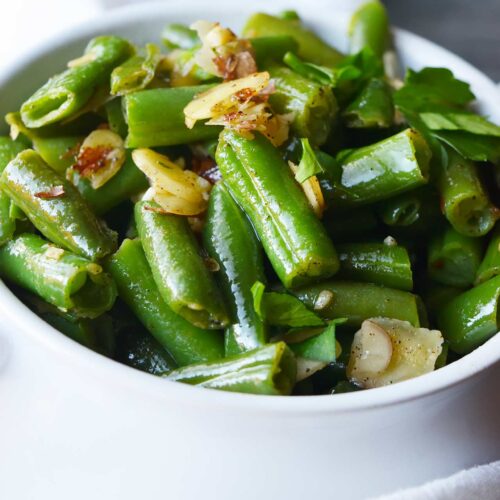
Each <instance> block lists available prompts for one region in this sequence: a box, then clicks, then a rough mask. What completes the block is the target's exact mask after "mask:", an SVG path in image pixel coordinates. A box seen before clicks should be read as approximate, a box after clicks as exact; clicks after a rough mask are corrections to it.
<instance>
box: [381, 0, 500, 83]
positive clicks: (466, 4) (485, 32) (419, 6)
mask: <svg viewBox="0 0 500 500" xmlns="http://www.w3.org/2000/svg"><path fill="white" fill-rule="evenodd" d="M384 3H385V5H386V6H387V8H388V10H389V14H390V17H391V22H392V23H393V24H395V25H397V26H399V27H401V28H406V29H408V30H410V31H413V32H414V33H417V34H419V35H422V36H424V37H426V38H429V39H430V40H432V41H433V42H436V43H438V44H439V45H442V46H443V47H446V48H448V49H450V50H451V51H452V52H455V53H457V54H458V55H460V56H462V57H463V58H464V59H466V60H467V61H469V62H470V63H472V64H473V65H474V66H476V67H477V68H479V69H480V70H482V71H483V72H484V73H486V74H487V75H488V76H489V77H490V78H492V79H493V80H495V81H497V82H500V0H384Z"/></svg>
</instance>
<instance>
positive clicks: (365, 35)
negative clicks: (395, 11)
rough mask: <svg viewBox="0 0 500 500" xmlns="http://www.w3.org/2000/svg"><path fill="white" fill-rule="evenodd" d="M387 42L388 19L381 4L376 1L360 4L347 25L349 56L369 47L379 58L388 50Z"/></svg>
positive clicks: (388, 35)
mask: <svg viewBox="0 0 500 500" xmlns="http://www.w3.org/2000/svg"><path fill="white" fill-rule="evenodd" d="M389 42H390V34H389V19H388V16H387V11H386V10H385V7H384V6H383V4H382V3H381V2H379V1H378V0H370V1H369V2H366V3H364V4H362V5H361V7H359V8H358V10H356V12H355V13H354V15H353V16H352V18H351V23H350V25H349V51H350V52H351V54H355V53H357V52H359V51H360V50H362V49H364V48H365V47H369V48H370V49H371V50H372V51H373V53H374V54H375V55H377V56H378V57H380V58H381V57H382V56H383V55H384V53H385V52H386V50H387V49H388V46H389Z"/></svg>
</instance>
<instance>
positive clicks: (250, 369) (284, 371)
mask: <svg viewBox="0 0 500 500" xmlns="http://www.w3.org/2000/svg"><path fill="white" fill-rule="evenodd" d="M295 376H296V362H295V357H294V355H293V353H292V351H291V350H290V348H289V347H287V345H286V344H285V343H284V342H277V343H275V344H268V345H266V346H263V347H259V348H258V349H254V350H253V351H247V352H244V353H243V354H238V355H235V356H231V357H228V358H225V359H223V360H220V361H214V362H211V363H199V364H196V365H191V366H186V367H185V368H180V369H178V370H174V371H172V372H169V373H165V374H164V377H165V378H166V379H167V380H175V381H176V382H183V383H185V384H191V385H197V386H199V387H206V388H209V389H219V390H223V391H231V392H246V393H249V394H267V395H288V394H290V393H291V392H292V389H293V386H294V384H295Z"/></svg>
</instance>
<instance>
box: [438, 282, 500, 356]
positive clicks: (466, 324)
mask: <svg viewBox="0 0 500 500" xmlns="http://www.w3.org/2000/svg"><path fill="white" fill-rule="evenodd" d="M499 297H500V276H495V277H494V278H492V279H490V280H488V281H485V282H484V283H482V284H480V285H478V286H476V287H475V288H472V289H470V290H467V291H466V292H464V293H462V294H461V295H459V296H458V297H456V298H455V299H453V300H452V301H451V302H449V303H448V304H447V305H446V306H445V307H444V308H443V309H442V311H441V312H440V313H439V315H438V324H439V327H440V329H441V331H442V333H443V336H444V338H445V339H446V340H447V341H448V342H449V343H450V348H451V350H452V351H455V352H456V353H458V354H467V353H469V352H471V351H472V350H474V349H475V348H476V347H479V346H480V345H481V344H482V343H484V342H486V340H488V339H489V338H491V337H492V336H493V335H495V334H496V333H497V332H498V329H499V324H498V300H499Z"/></svg>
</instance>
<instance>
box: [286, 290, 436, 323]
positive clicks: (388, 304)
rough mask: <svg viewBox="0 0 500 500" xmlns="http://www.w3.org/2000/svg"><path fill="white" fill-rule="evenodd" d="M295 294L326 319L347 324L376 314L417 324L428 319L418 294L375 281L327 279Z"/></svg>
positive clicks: (376, 315) (361, 320)
mask: <svg viewBox="0 0 500 500" xmlns="http://www.w3.org/2000/svg"><path fill="white" fill-rule="evenodd" d="M294 293H295V295H296V296H297V297H298V298H299V299H300V300H302V301H303V302H304V303H305V304H306V306H308V307H310V308H311V309H313V310H314V311H315V312H316V313H317V314H318V315H319V316H321V317H322V318H325V319H336V318H347V322H346V325H347V326H354V327H358V326H360V325H361V323H362V322H363V321H364V320H365V319H368V318H376V317H383V318H393V319H400V320H402V321H409V322H410V323H411V324H412V325H413V326H421V325H422V326H423V325H425V324H426V322H427V318H426V314H425V310H424V309H423V304H422V301H421V300H420V298H419V297H418V296H417V295H414V294H412V293H409V292H405V291H403V290H395V289H392V288H386V287H383V286H380V285H375V284H372V283H359V282H350V281H326V282H324V283H320V284H319V285H313V286H309V287H304V288H301V289H299V290H296V291H295V292H294Z"/></svg>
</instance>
